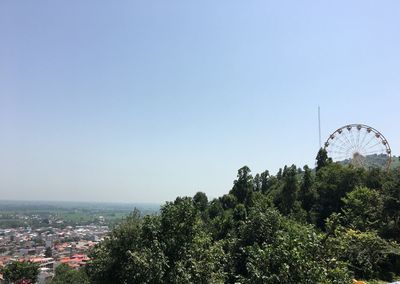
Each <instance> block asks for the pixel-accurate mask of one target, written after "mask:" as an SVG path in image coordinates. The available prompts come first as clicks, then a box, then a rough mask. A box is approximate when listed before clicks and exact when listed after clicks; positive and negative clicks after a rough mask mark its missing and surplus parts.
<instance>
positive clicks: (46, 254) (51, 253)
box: [44, 247, 53, 257]
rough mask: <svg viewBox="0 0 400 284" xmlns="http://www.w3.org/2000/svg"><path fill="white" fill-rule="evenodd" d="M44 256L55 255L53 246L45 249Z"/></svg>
mask: <svg viewBox="0 0 400 284" xmlns="http://www.w3.org/2000/svg"><path fill="white" fill-rule="evenodd" d="M44 256H45V257H52V256H53V251H52V250H51V247H47V248H46V250H45V251H44Z"/></svg>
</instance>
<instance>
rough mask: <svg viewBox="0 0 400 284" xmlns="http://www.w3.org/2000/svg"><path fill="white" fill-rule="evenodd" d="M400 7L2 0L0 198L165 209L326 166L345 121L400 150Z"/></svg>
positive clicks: (348, 3) (323, 3)
mask: <svg viewBox="0 0 400 284" xmlns="http://www.w3.org/2000/svg"><path fill="white" fill-rule="evenodd" d="M399 11H400V2H399V1H397V0H393V1H366V0H360V1H297V0H293V1H232V0H229V1H228V0H227V1H214V0H212V1H186V0H182V1H132V0H129V1H99V0H93V1H66V0H65V1H50V0H49V1H15V0H4V1H1V2H0V133H1V137H0V199H39V200H82V201H123V202H162V201H165V200H172V199H174V198H175V197H176V196H177V195H193V194H194V193H195V192H196V191H198V190H201V191H204V192H206V193H207V195H208V196H210V197H217V196H220V195H221V194H223V193H226V192H227V191H228V190H229V189H230V188H231V186H232V182H233V180H234V179H235V177H236V171H237V169H238V168H240V167H241V166H243V165H248V166H249V167H250V168H251V169H252V171H253V173H257V172H261V171H263V170H265V169H269V170H270V171H271V172H273V173H275V172H276V171H277V170H278V168H279V167H282V166H284V165H285V164H292V163H295V164H297V165H298V166H302V165H304V164H309V165H313V164H314V157H315V155H316V152H317V150H318V124H317V106H318V105H320V106H321V110H322V136H323V139H325V137H326V136H327V135H329V133H330V132H331V131H333V130H335V129H336V128H337V127H339V126H342V125H344V124H347V123H358V122H361V123H365V124H369V125H371V126H373V127H375V128H377V129H379V130H380V131H381V132H382V133H383V134H384V135H385V136H386V137H387V139H388V140H389V142H390V143H391V146H392V149H393V152H394V154H396V155H397V154H398V153H399V148H400V130H399V127H398V123H399V121H400V111H399V108H400V17H399Z"/></svg>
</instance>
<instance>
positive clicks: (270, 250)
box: [86, 150, 400, 283]
mask: <svg viewBox="0 0 400 284" xmlns="http://www.w3.org/2000/svg"><path fill="white" fill-rule="evenodd" d="M399 241H400V173H399V170H398V169H396V170H391V171H390V172H384V171H382V170H379V169H369V170H366V169H361V168H355V167H352V166H351V165H341V164H338V163H331V162H330V160H329V159H328V158H327V157H326V152H324V151H323V150H321V151H320V153H319V154H318V157H317V168H316V171H312V170H311V169H310V168H308V167H307V166H305V167H304V168H303V169H299V168H297V167H296V166H294V165H292V166H289V167H287V166H285V167H284V168H283V169H281V170H279V172H278V173H277V174H276V175H271V174H270V173H269V172H268V171H265V172H263V173H260V174H256V175H254V176H253V175H252V174H251V171H250V169H249V168H248V167H246V166H245V167H242V168H241V169H239V170H238V174H237V179H236V180H235V181H234V184H233V187H232V189H231V190H230V191H229V192H228V193H227V194H225V195H223V196H221V197H219V198H216V199H213V200H208V198H207V196H206V195H205V194H204V193H202V192H198V193H197V194H196V195H195V196H194V197H178V198H176V200H175V201H173V202H167V203H166V204H165V205H163V206H162V208H161V211H160V213H159V214H157V215H147V216H143V217H142V216H140V214H139V212H138V211H134V212H133V213H132V214H131V215H130V216H129V217H128V218H127V219H126V220H125V221H124V222H123V223H122V224H121V225H120V226H118V227H117V228H116V229H115V230H114V231H113V232H112V234H111V235H110V237H109V238H108V239H106V240H104V241H103V242H101V243H100V244H99V245H97V246H96V247H95V249H94V250H93V251H92V253H91V255H90V257H91V259H92V260H91V261H90V262H89V263H88V265H87V267H86V273H87V275H88V278H89V280H88V281H90V282H91V283H351V281H352V279H353V278H356V279H382V280H388V281H389V280H392V279H393V278H394V277H395V276H396V275H398V274H399V272H400V247H399V245H398V242H399Z"/></svg>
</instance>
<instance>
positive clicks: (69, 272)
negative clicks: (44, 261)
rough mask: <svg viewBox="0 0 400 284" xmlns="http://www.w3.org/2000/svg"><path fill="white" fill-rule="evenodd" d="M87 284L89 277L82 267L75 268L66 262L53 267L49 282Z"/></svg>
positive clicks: (51, 283) (56, 283) (52, 283)
mask: <svg viewBox="0 0 400 284" xmlns="http://www.w3.org/2000/svg"><path fill="white" fill-rule="evenodd" d="M76 283H80V284H89V283H90V282H89V278H88V276H87V275H86V273H85V270H84V269H83V268H81V269H79V270H75V269H72V268H70V267H69V266H68V265H67V264H60V265H59V266H57V268H56V269H55V275H54V278H53V279H52V280H51V281H50V283H49V284H76Z"/></svg>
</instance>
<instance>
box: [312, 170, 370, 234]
mask: <svg viewBox="0 0 400 284" xmlns="http://www.w3.org/2000/svg"><path fill="white" fill-rule="evenodd" d="M364 174H365V171H364V170H363V169H360V168H354V167H352V166H342V165H340V164H338V163H331V164H329V165H327V166H325V167H323V168H321V169H320V170H319V171H318V172H317V174H316V180H315V189H316V200H315V204H314V206H313V209H312V211H313V212H312V215H314V216H315V218H316V220H315V222H316V223H317V225H318V226H319V227H324V221H325V219H326V218H328V217H329V216H330V215H331V214H332V213H334V212H336V213H337V212H340V211H341V208H342V206H343V204H344V203H343V200H342V198H343V197H344V196H345V195H346V194H347V193H348V192H350V191H352V190H353V189H354V188H356V186H362V185H363V182H364Z"/></svg>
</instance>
